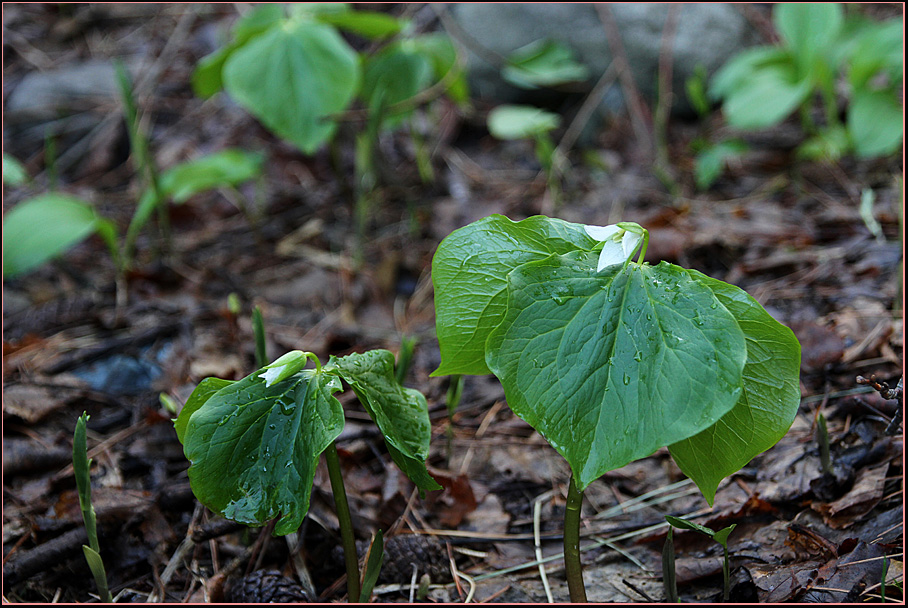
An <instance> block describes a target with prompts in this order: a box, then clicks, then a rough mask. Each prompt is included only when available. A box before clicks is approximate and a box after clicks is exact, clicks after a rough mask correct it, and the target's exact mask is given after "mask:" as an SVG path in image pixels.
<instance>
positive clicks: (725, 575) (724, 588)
mask: <svg viewBox="0 0 908 608" xmlns="http://www.w3.org/2000/svg"><path fill="white" fill-rule="evenodd" d="M722 550H723V553H724V555H723V557H724V559H723V560H722V580H723V582H724V585H723V586H722V601H723V602H727V601H728V594H729V591H730V590H731V589H730V584H729V573H728V544H724V545H722Z"/></svg>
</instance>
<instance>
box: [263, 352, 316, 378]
mask: <svg viewBox="0 0 908 608" xmlns="http://www.w3.org/2000/svg"><path fill="white" fill-rule="evenodd" d="M305 365H306V353H304V352H302V351H299V350H292V351H290V352H289V353H287V354H286V355H283V356H281V357H278V358H277V359H275V360H274V362H273V363H271V364H270V365H266V366H265V367H263V368H262V369H263V370H265V373H264V374H259V378H262V379H263V380H264V381H265V386H266V387H269V386H271V385H272V384H274V383H275V382H280V381H281V380H286V379H287V378H289V377H290V376H292V375H293V374H295V373H296V372H298V371H300V370H301V369H303V367H304V366H305Z"/></svg>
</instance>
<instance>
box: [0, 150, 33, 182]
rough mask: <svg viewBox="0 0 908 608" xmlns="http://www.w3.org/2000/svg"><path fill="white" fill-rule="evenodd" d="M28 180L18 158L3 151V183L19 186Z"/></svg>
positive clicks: (26, 173)
mask: <svg viewBox="0 0 908 608" xmlns="http://www.w3.org/2000/svg"><path fill="white" fill-rule="evenodd" d="M27 181H28V172H27V171H26V170H25V167H23V166H22V163H20V162H19V161H18V160H16V159H15V158H13V157H12V156H10V155H9V154H7V153H6V152H4V153H3V183H4V184H9V185H10V186H19V185H21V184H24V183H25V182H27Z"/></svg>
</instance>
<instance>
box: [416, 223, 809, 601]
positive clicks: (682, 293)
mask: <svg viewBox="0 0 908 608" xmlns="http://www.w3.org/2000/svg"><path fill="white" fill-rule="evenodd" d="M648 241H649V235H648V232H647V231H646V230H645V229H644V228H643V227H642V226H640V225H638V224H635V223H633V222H621V223H618V224H615V225H612V226H584V225H581V224H574V223H570V222H565V221H562V220H558V219H552V218H548V217H544V216H535V217H531V218H528V219H526V220H523V221H520V222H513V221H511V220H509V219H508V218H506V217H504V216H501V215H493V216H490V217H487V218H485V219H482V220H479V221H477V222H474V223H472V224H470V225H468V226H465V227H463V228H461V229H459V230H456V231H455V232H453V233H452V234H450V235H449V236H448V237H447V238H446V239H445V240H444V241H442V243H441V244H440V245H439V247H438V251H437V252H436V254H435V257H434V259H433V261H432V280H433V283H434V286H435V309H436V324H437V333H438V341H439V346H440V349H441V365H440V366H439V368H438V369H437V370H435V372H433V375H444V374H488V373H493V374H495V375H496V376H497V377H498V379H499V380H500V381H501V383H502V385H503V386H504V389H505V395H506V397H507V400H508V405H509V406H510V407H511V409H512V410H513V411H514V413H515V414H517V415H518V416H519V417H520V418H522V419H524V420H525V421H526V422H528V423H529V424H530V425H531V426H533V427H534V428H535V429H536V430H538V431H539V432H540V433H541V434H542V435H543V436H544V437H545V438H546V439H547V440H548V442H549V443H550V444H551V445H552V447H554V448H555V449H556V450H557V451H558V452H559V453H560V454H561V455H562V456H564V458H565V459H566V460H567V462H568V464H569V465H570V467H571V471H572V473H573V475H572V478H571V482H570V484H569V490H568V505H567V509H566V515H565V536H564V538H565V565H566V570H567V575H568V584H569V588H570V591H571V600H572V601H583V600H584V599H585V593H584V592H583V581H582V577H581V576H580V560H579V521H580V510H579V509H580V502H581V498H582V492H583V491H584V490H585V489H586V487H587V486H588V485H589V484H590V483H592V482H593V481H595V480H596V479H598V478H599V477H600V476H602V475H603V474H604V473H606V472H608V471H611V470H614V469H617V468H619V467H622V466H624V465H626V464H628V463H630V462H632V461H634V460H637V459H638V458H643V457H645V456H648V455H650V454H652V453H653V452H655V451H656V450H657V449H659V448H660V447H663V446H668V449H669V452H670V453H671V455H672V457H673V458H674V460H675V462H676V463H677V464H678V466H679V467H680V469H681V470H682V471H683V472H684V473H685V474H686V475H688V476H689V477H690V478H691V479H693V481H694V482H695V483H696V484H697V486H698V487H699V488H700V490H701V492H702V493H703V495H704V497H705V498H706V500H707V501H708V502H709V503H710V504H712V502H713V499H714V497H715V493H716V489H717V488H718V485H719V483H720V482H721V480H722V479H723V478H725V477H727V476H728V475H731V474H732V473H734V472H736V471H738V470H739V469H741V468H742V467H743V466H744V465H746V464H747V463H748V462H749V461H750V460H751V459H752V458H753V457H754V456H756V455H757V454H759V453H760V452H763V451H765V450H767V449H769V448H770V447H771V446H773V445H774V444H775V443H776V442H777V441H778V440H779V439H781V437H782V436H783V435H784V434H785V433H786V432H787V430H788V428H789V427H790V426H791V423H792V422H793V421H794V417H795V414H796V413H797V409H798V404H799V401H800V393H799V388H798V371H799V366H800V345H799V344H798V341H797V339H796V338H795V337H794V334H793V333H792V332H791V330H790V329H788V328H787V327H785V326H783V325H781V324H780V323H778V322H777V321H775V320H774V319H773V318H772V317H771V316H770V315H769V314H768V313H767V312H766V311H765V310H764V309H763V307H762V306H760V304H759V303H758V302H757V301H756V300H754V299H753V298H752V297H751V296H749V295H748V294H747V293H746V292H744V291H743V290H741V289H739V288H738V287H735V286H733V285H729V284H727V283H723V282H722V281H718V280H716V279H712V278H710V277H708V276H706V275H704V274H702V273H700V272H697V271H696V270H688V269H685V268H681V267H680V266H676V265H674V264H669V263H667V262H660V263H659V264H658V265H656V266H651V265H649V264H647V263H645V262H644V261H643V258H644V256H645V254H646V247H647V244H648ZM637 251H639V252H640V253H639V256H638V258H637V260H636V261H633V257H634V255H635V254H636V252H637Z"/></svg>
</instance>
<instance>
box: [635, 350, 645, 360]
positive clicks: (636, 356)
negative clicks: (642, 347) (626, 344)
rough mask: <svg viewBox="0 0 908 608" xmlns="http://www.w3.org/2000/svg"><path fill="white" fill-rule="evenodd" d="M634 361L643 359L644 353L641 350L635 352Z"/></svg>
mask: <svg viewBox="0 0 908 608" xmlns="http://www.w3.org/2000/svg"><path fill="white" fill-rule="evenodd" d="M634 361H643V353H641V352H640V351H637V352H636V353H634Z"/></svg>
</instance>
